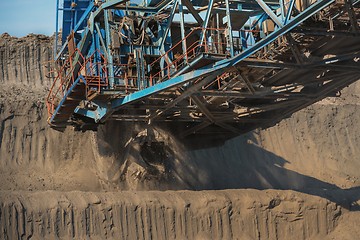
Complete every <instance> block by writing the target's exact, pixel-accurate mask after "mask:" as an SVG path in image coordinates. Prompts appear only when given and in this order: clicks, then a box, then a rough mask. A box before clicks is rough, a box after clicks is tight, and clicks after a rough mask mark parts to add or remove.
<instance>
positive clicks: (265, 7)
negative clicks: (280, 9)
mask: <svg viewBox="0 0 360 240" xmlns="http://www.w3.org/2000/svg"><path fill="white" fill-rule="evenodd" d="M255 1H256V2H257V3H258V4H259V6H260V7H261V8H262V9H263V10H264V11H265V12H266V14H267V15H269V17H270V18H271V19H272V20H273V21H274V22H275V23H276V25H278V26H279V27H282V26H283V23H282V22H281V21H280V19H279V18H278V17H277V16H276V14H275V13H274V12H273V10H272V9H271V8H270V7H269V6H268V5H267V4H266V3H265V2H264V1H263V0H255Z"/></svg>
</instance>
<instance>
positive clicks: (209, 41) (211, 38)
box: [149, 28, 229, 85]
mask: <svg viewBox="0 0 360 240" xmlns="http://www.w3.org/2000/svg"><path fill="white" fill-rule="evenodd" d="M195 34H199V35H202V36H203V41H201V40H197V41H192V39H191V36H194V35H195ZM196 38H198V36H196ZM216 38H217V39H220V41H219V40H216ZM182 44H185V45H188V44H190V46H188V47H187V48H186V52H182V53H180V54H179V55H177V56H176V57H175V58H173V60H171V58H172V57H171V56H172V55H173V54H174V50H175V49H177V48H181V47H182ZM227 45H228V44H227V42H226V38H225V29H217V28H193V29H192V30H191V31H190V33H189V34H188V35H186V37H185V38H184V39H182V40H181V41H179V42H178V43H176V44H175V45H174V46H173V47H172V48H170V49H169V50H168V51H167V52H166V53H164V54H163V55H161V56H160V57H159V58H158V59H156V60H155V61H154V62H152V63H151V64H150V69H151V68H153V67H154V65H155V64H159V65H161V62H162V61H164V62H165V63H166V64H165V65H166V66H164V67H160V68H161V70H160V71H159V72H157V73H155V74H149V75H150V85H154V84H156V83H157V82H159V81H163V80H166V79H169V78H170V77H171V76H172V75H173V74H174V73H175V72H177V71H178V70H180V69H181V68H183V67H184V66H186V65H188V64H189V63H190V62H191V61H192V60H193V59H194V58H195V57H197V56H198V55H200V54H204V53H207V54H219V55H224V56H226V55H228V54H229V51H228V50H229V49H228V47H227Z"/></svg>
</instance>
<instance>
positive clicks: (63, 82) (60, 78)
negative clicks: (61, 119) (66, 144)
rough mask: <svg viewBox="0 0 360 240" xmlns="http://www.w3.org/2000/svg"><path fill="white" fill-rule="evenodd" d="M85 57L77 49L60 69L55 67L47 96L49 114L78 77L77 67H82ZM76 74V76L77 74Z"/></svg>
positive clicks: (49, 114) (51, 113)
mask: <svg viewBox="0 0 360 240" xmlns="http://www.w3.org/2000/svg"><path fill="white" fill-rule="evenodd" d="M84 62H85V58H84V57H83V55H82V54H81V52H80V51H79V49H75V51H74V52H73V53H72V54H71V55H70V56H69V57H68V58H67V59H66V60H65V61H64V62H63V63H61V65H60V64H59V63H56V64H58V65H60V67H59V68H58V69H55V70H54V71H53V72H54V73H55V78H54V82H53V84H52V85H51V88H50V90H49V93H48V96H47V98H46V106H47V109H48V116H49V117H51V116H52V115H53V113H54V111H55V109H56V107H57V105H58V103H59V102H60V100H61V99H62V98H63V97H64V95H65V93H66V91H67V90H68V88H69V87H70V86H71V84H72V83H74V81H75V80H76V78H77V74H76V73H75V72H74V71H75V70H76V69H78V70H79V69H81V68H82V67H83V63H84ZM75 75H76V76H75Z"/></svg>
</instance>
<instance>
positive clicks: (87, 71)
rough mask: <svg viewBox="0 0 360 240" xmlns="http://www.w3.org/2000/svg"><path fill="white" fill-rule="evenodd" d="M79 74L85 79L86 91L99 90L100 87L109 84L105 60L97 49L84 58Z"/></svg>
mask: <svg viewBox="0 0 360 240" xmlns="http://www.w3.org/2000/svg"><path fill="white" fill-rule="evenodd" d="M80 74H82V75H83V76H84V77H85V79H86V87H87V91H90V90H91V91H96V92H100V91H101V88H102V87H107V86H108V84H109V81H108V71H107V60H106V58H105V57H104V55H103V54H102V53H101V52H100V51H99V50H96V51H95V52H94V53H93V54H92V55H91V56H90V57H88V58H87V59H86V61H85V64H84V66H83V67H82V69H81V70H80Z"/></svg>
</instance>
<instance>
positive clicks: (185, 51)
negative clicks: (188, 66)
mask: <svg viewBox="0 0 360 240" xmlns="http://www.w3.org/2000/svg"><path fill="white" fill-rule="evenodd" d="M179 14H180V32H181V39H182V40H181V45H182V50H183V53H184V54H185V55H184V61H185V62H187V47H186V39H185V24H184V9H183V3H182V1H181V0H179Z"/></svg>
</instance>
